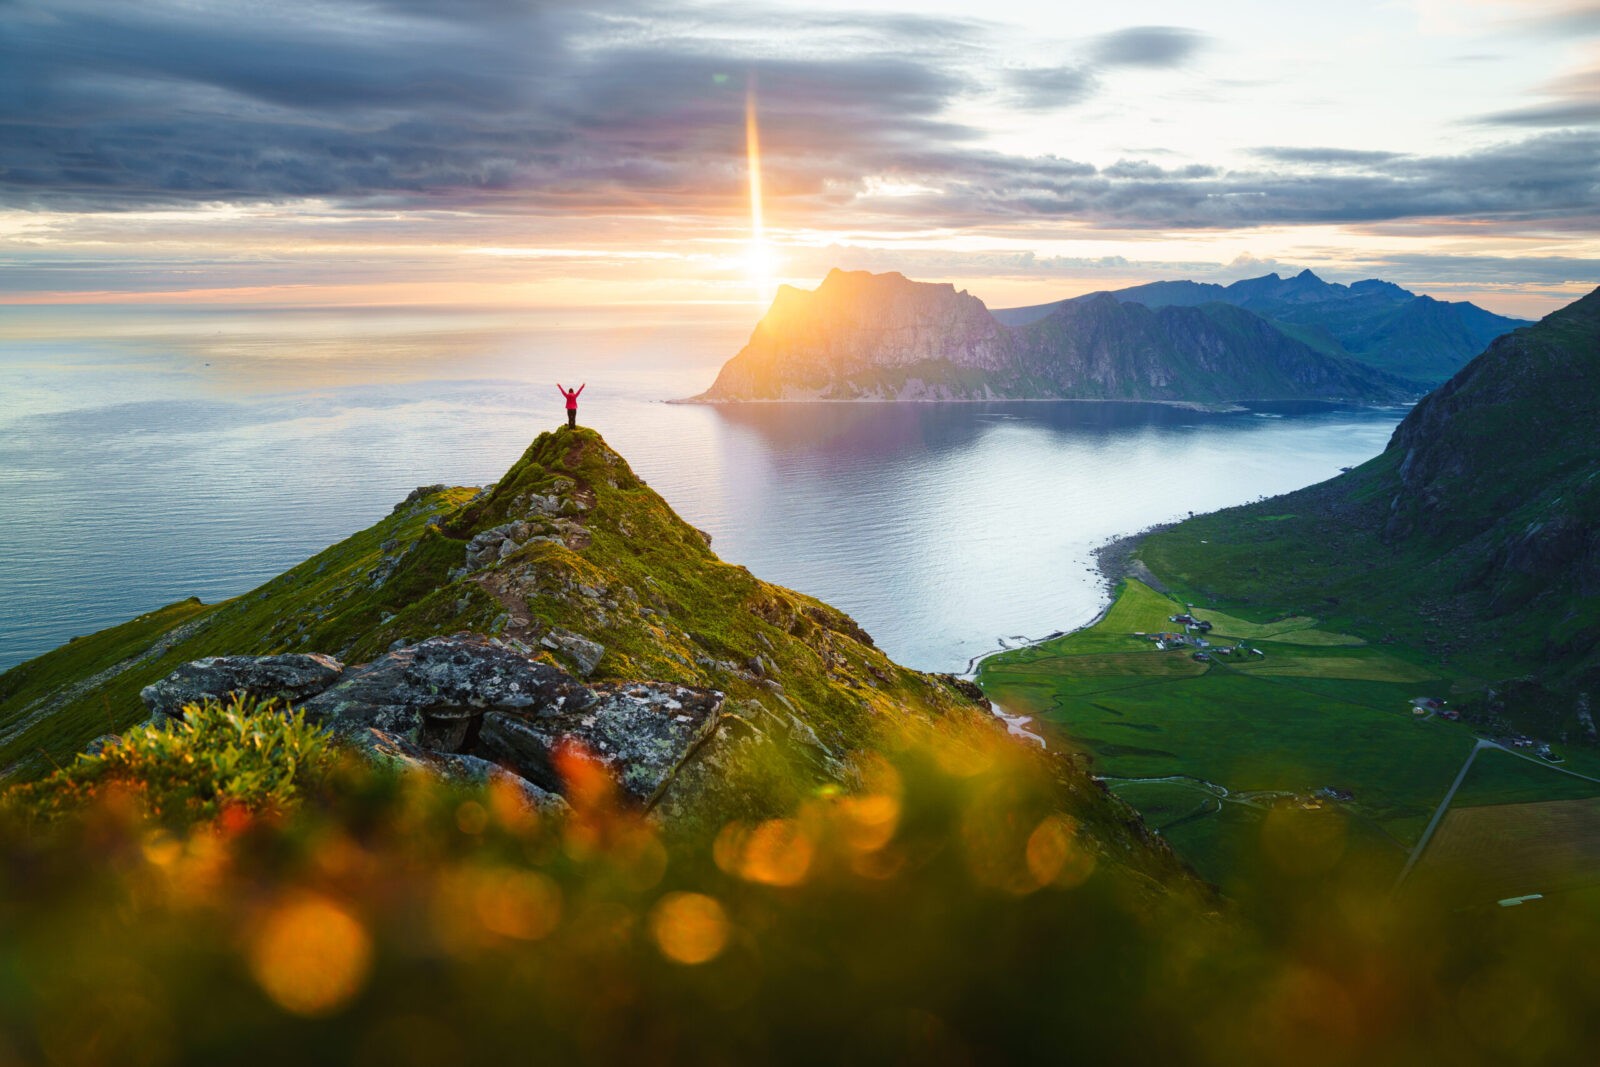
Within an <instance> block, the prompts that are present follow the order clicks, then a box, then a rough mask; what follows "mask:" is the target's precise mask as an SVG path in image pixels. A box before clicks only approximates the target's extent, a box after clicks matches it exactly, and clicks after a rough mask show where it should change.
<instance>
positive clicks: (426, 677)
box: [144, 631, 723, 808]
mask: <svg viewBox="0 0 1600 1067" xmlns="http://www.w3.org/2000/svg"><path fill="white" fill-rule="evenodd" d="M559 632H560V633H563V634H565V636H566V637H567V638H569V639H571V642H570V643H573V644H578V643H582V645H592V646H593V647H594V648H596V649H599V648H600V646H598V645H595V644H594V642H589V641H586V640H585V639H584V638H581V637H579V636H578V635H576V634H569V633H566V631H559ZM580 648H581V645H580ZM567 651H569V652H572V650H571V649H567ZM603 651H604V650H603V649H600V652H603ZM572 654H573V655H575V656H576V655H577V653H576V652H572ZM598 655H599V653H596V654H595V658H596V659H598ZM144 695H145V702H146V704H147V705H148V706H149V707H150V709H151V711H152V712H155V713H158V714H161V715H168V716H181V714H182V708H183V706H184V705H186V704H192V703H197V702H199V701H203V700H208V699H212V700H221V699H227V698H228V697H231V696H235V695H238V696H249V697H257V698H262V699H266V698H279V699H284V700H286V701H288V702H289V703H291V704H295V705H298V706H300V707H301V708H303V710H304V711H305V714H306V717H307V718H308V719H309V720H311V721H314V722H319V723H322V724H323V725H324V726H326V727H327V728H328V729H329V730H330V731H331V732H332V733H333V734H334V735H335V736H337V737H339V738H340V739H341V740H343V741H344V742H345V743H346V744H347V745H348V746H350V747H352V748H353V749H355V750H356V751H359V752H361V753H363V754H364V755H366V756H368V757H369V758H373V759H377V760H379V761H380V762H388V763H391V764H397V765H403V766H407V767H412V768H419V769H424V770H427V771H430V772H432V773H435V774H437V775H440V776H441V777H444V778H447V779H450V780H456V781H470V782H481V781H486V780H488V779H489V778H491V777H493V776H495V774H497V773H511V774H513V775H515V776H516V779H517V781H518V784H519V788H524V787H525V788H524V792H525V793H526V795H527V797H528V799H529V802H530V803H532V804H534V805H536V806H540V807H544V808H548V807H550V802H549V798H548V796H546V794H558V793H560V791H561V790H562V789H563V788H564V783H563V782H562V780H561V776H560V774H559V773H558V771H557V756H558V753H559V752H560V750H561V749H562V748H563V746H576V747H577V748H578V749H579V750H581V751H582V752H583V753H584V754H585V755H587V756H588V757H589V758H590V759H592V760H594V761H595V762H597V763H599V764H600V765H602V766H604V767H605V768H606V769H608V770H609V771H610V772H611V773H612V774H613V775H614V776H615V778H616V780H617V783H618V785H619V787H620V789H621V791H622V793H623V794H624V795H625V796H627V797H629V798H631V799H632V800H634V801H636V802H638V803H639V804H641V805H644V806H649V805H650V804H652V803H654V802H655V801H656V800H657V799H658V798H659V797H660V796H661V794H662V791H663V790H664V789H665V788H666V787H667V786H668V785H669V784H670V783H671V781H672V779H673V776H674V774H675V773H676V772H677V770H678V768H679V767H680V766H681V765H682V764H683V763H684V761H685V760H687V759H688V758H689V757H690V756H691V755H692V754H693V753H694V752H695V750H696V749H697V748H698V747H699V746H700V745H701V743H703V742H704V741H705V740H706V738H707V737H709V736H710V734H711V733H712V731H714V730H715V729H716V726H717V722H718V720H719V718H720V715H721V711H722V704H723V696H722V694H721V693H719V692H717V691H715V690H711V689H701V688H695V687H692V686H683V685H672V684H666V683H657V682H633V683H626V684H617V683H606V684H601V685H594V686H590V685H585V684H584V683H582V682H580V681H579V680H578V679H576V678H574V677H573V676H572V675H570V674H568V673H567V672H566V671H564V670H561V669H560V668H558V667H552V666H550V665H549V664H547V663H540V662H538V661H536V660H534V659H531V658H530V657H529V656H528V655H526V654H524V653H523V652H521V651H518V650H517V649H515V648H512V647H508V646H507V645H505V644H503V643H501V642H498V641H495V640H493V639H491V638H487V637H483V636H481V635H477V634H457V635H455V636H452V637H435V638H429V639H428V640H426V641H422V642H420V643H418V644H416V645H413V646H411V647H408V648H401V649H396V650H394V651H392V652H389V653H388V654H386V655H384V656H381V657H379V658H378V659H376V660H374V661H372V662H371V663H366V664H362V665H360V666H355V667H350V668H348V669H347V668H345V667H344V666H343V665H342V664H340V663H339V662H338V661H337V660H334V659H332V658H330V657H327V656H316V655H293V656H222V657H214V658H211V659H206V660H197V661H195V662H192V663H187V664H184V665H183V666H182V667H180V668H178V669H177V670H176V671H174V672H173V673H172V674H171V675H169V676H168V677H167V678H165V679H163V680H162V681H160V682H157V683H155V684H154V685H151V686H148V687H147V688H146V689H145V691H144ZM496 767H498V768H500V770H499V771H498V772H497V771H496V770H495V768H496Z"/></svg>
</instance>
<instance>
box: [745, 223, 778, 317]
mask: <svg viewBox="0 0 1600 1067" xmlns="http://www.w3.org/2000/svg"><path fill="white" fill-rule="evenodd" d="M744 271H745V277H746V278H747V279H748V280H749V282H750V287H751V288H752V289H754V290H755V294H756V299H758V300H760V301H762V302H766V301H769V300H771V299H772V297H773V294H774V293H776V292H777V275H778V257H777V254H776V253H774V252H773V251H772V244H771V242H769V241H768V240H766V238H764V237H757V238H755V239H753V240H751V242H750V246H749V248H748V249H746V251H745V256H744Z"/></svg>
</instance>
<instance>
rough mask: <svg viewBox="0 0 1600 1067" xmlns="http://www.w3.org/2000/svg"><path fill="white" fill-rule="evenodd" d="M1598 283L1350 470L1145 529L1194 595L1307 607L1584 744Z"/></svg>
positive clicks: (1156, 557) (1594, 656)
mask: <svg viewBox="0 0 1600 1067" xmlns="http://www.w3.org/2000/svg"><path fill="white" fill-rule="evenodd" d="M1597 425H1600V291H1597V292H1596V293H1592V294H1590V295H1589V296H1587V297H1585V298H1583V299H1582V300H1580V301H1578V302H1577V303H1575V304H1573V305H1571V306H1569V307H1567V308H1565V309H1563V310H1561V311H1558V312H1556V313H1555V314H1553V315H1551V316H1550V317H1548V318H1547V319H1545V320H1544V321H1542V322H1540V323H1539V324H1537V325H1535V326H1532V327H1528V328H1525V329H1522V330H1518V331H1516V332H1515V333H1512V334H1509V335H1507V336H1505V337H1502V338H1500V339H1499V340H1497V341H1495V342H1494V344H1492V345H1491V346H1490V347H1489V348H1488V349H1487V350H1486V351H1485V352H1484V353H1483V354H1482V355H1481V356H1479V357H1478V358H1477V359H1476V360H1474V361H1473V362H1472V363H1471V364H1469V365H1468V366H1467V367H1466V368H1464V369H1463V370H1462V371H1461V372H1460V373H1459V374H1457V375H1456V377H1455V378H1453V379H1452V380H1451V381H1450V382H1449V383H1447V384H1446V385H1444V386H1443V387H1441V388H1440V389H1438V390H1437V391H1435V392H1434V393H1432V394H1430V395H1429V396H1428V397H1427V398H1426V399H1425V400H1423V402H1422V403H1420V404H1418V405H1417V407H1416V409H1415V410H1413V411H1412V413H1411V414H1410V415H1409V416H1407V418H1406V419H1405V421H1404V422H1402V423H1401V424H1400V426H1399V427H1398V428H1397V429H1396V431H1395V434H1394V437H1393V439H1392V440H1391V442H1390V444H1389V447H1388V449H1386V450H1385V451H1384V453H1383V454H1382V455H1380V456H1378V457H1377V458H1375V459H1373V460H1372V461H1370V462H1369V463H1367V464H1365V465H1363V466H1362V467H1360V468H1358V469H1356V470H1355V471H1352V472H1350V473H1349V474H1347V475H1344V476H1342V477H1339V478H1336V479H1334V480H1332V481H1330V482H1325V483H1323V484H1321V485H1318V486H1313V487H1311V488H1309V489H1304V490H1301V491H1300V492H1297V493H1291V494H1288V495H1287V496H1283V497H1278V498H1274V499H1272V500H1269V501H1265V502H1262V503H1259V504H1252V505H1248V506H1245V507H1241V508H1232V509H1229V510H1227V511H1222V512H1218V513H1216V514H1214V515H1207V516H1202V517H1200V518H1196V519H1192V520H1190V521H1188V522H1184V523H1182V524H1180V525H1178V526H1177V527H1175V528H1173V529H1171V530H1168V531H1164V532H1161V533H1158V534H1155V535H1152V536H1151V537H1150V538H1148V539H1147V540H1146V541H1145V543H1144V545H1143V546H1142V548H1141V549H1140V555H1141V557H1142V558H1143V560H1144V562H1145V563H1146V564H1148V565H1149V567H1150V568H1151V569H1152V570H1153V571H1155V572H1156V573H1157V574H1159V575H1161V576H1162V578H1163V579H1164V580H1168V581H1171V582H1172V583H1174V584H1175V585H1176V586H1177V587H1178V588H1179V589H1181V590H1184V591H1186V592H1188V593H1190V594H1191V597H1192V598H1204V599H1207V600H1214V601H1216V602H1218V603H1219V604H1221V605H1222V606H1224V607H1225V606H1226V605H1227V604H1230V603H1231V604H1238V605H1246V606H1249V607H1250V608H1251V609H1252V610H1255V611H1260V610H1267V611H1270V612H1273V613H1279V614H1285V615H1287V614H1297V613H1298V614H1315V615H1318V616H1321V617H1324V618H1327V619H1329V620H1331V622H1332V624H1333V625H1335V626H1336V627H1337V628H1339V629H1347V630H1350V631H1352V632H1354V633H1357V634H1360V635H1362V636H1364V637H1366V638H1368V639H1369V640H1377V641H1395V642H1400V643H1403V644H1406V645H1411V646H1414V647H1416V648H1418V649H1423V650H1426V651H1427V652H1428V653H1429V654H1431V655H1432V656H1434V657H1437V658H1438V660H1439V661H1440V662H1442V663H1447V664H1454V665H1456V666H1458V667H1461V668H1466V669H1469V670H1470V671H1471V673H1473V674H1475V675H1478V676H1479V677H1482V678H1486V679H1490V680H1491V681H1490V684H1489V685H1488V687H1487V688H1486V689H1485V691H1484V692H1483V693H1482V694H1481V695H1480V696H1479V697H1478V698H1477V701H1476V705H1475V707H1474V712H1475V714H1477V715H1478V716H1480V717H1481V718H1483V720H1484V721H1492V720H1494V719H1496V718H1500V719H1504V720H1508V721H1509V722H1511V723H1513V724H1515V725H1518V726H1521V727H1523V728H1526V729H1529V730H1531V731H1534V732H1537V733H1539V734H1541V735H1543V736H1546V737H1550V738H1552V739H1559V738H1561V737H1563V736H1566V737H1570V738H1572V739H1575V740H1576V739H1582V738H1593V736H1594V727H1593V721H1592V718H1591V715H1592V712H1591V709H1592V707H1593V694H1594V693H1595V690H1596V687H1597V686H1600V473H1597V470H1600V445H1597V443H1596V440H1595V437H1594V428H1595V427H1596V426H1597Z"/></svg>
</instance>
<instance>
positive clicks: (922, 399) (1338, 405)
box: [656, 394, 1416, 415]
mask: <svg viewBox="0 0 1600 1067" xmlns="http://www.w3.org/2000/svg"><path fill="white" fill-rule="evenodd" d="M656 403H659V404H673V405H679V406H685V407H734V406H737V405H740V404H1153V405H1156V406H1158V407H1169V408H1176V409H1178V410H1180V411H1195V412H1200V413H1202V414H1207V415H1242V414H1247V413H1249V412H1250V411H1251V410H1252V409H1251V407H1250V406H1249V405H1251V404H1316V405H1320V406H1322V407H1325V408H1328V409H1330V410H1337V409H1363V410H1371V411H1382V410H1384V409H1386V408H1410V407H1413V406H1415V403H1416V402H1415V401H1411V402H1408V403H1387V404H1376V403H1372V402H1370V401H1364V400H1341V399H1334V398H1329V397H1277V398H1271V397H1251V398H1242V399H1239V400H1218V401H1209V402H1208V401H1204V400H1156V399H1138V398H1130V397H1109V396H1019V397H1006V396H981V397H980V396H972V397H960V396H912V397H881V396H863V397H837V396H792V397H748V398H745V397H738V398H732V397H730V398H719V397H708V396H705V395H704V394H701V395H699V396H686V397H679V398H674V399H668V400H658V401H656Z"/></svg>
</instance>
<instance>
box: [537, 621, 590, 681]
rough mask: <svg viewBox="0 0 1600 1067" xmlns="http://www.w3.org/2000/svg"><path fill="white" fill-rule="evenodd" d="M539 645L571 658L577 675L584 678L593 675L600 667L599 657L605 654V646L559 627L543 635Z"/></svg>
mask: <svg viewBox="0 0 1600 1067" xmlns="http://www.w3.org/2000/svg"><path fill="white" fill-rule="evenodd" d="M539 643H540V644H542V645H543V646H544V647H545V648H548V649H550V650H552V651H555V652H565V653H566V654H567V655H569V656H571V657H572V659H573V661H574V662H576V663H577V665H578V673H579V674H581V675H583V676H584V677H588V676H589V675H591V674H593V673H594V669H595V668H596V667H598V666H600V657H601V656H604V655H605V654H606V646H605V645H602V644H601V643H600V642H598V641H591V640H589V639H588V638H587V637H584V636H583V635H582V634H575V633H573V632H572V631H571V630H563V629H560V628H559V627H557V628H556V629H554V630H551V631H550V632H549V633H547V634H545V635H544V637H543V638H541V639H540V641H539Z"/></svg>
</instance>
